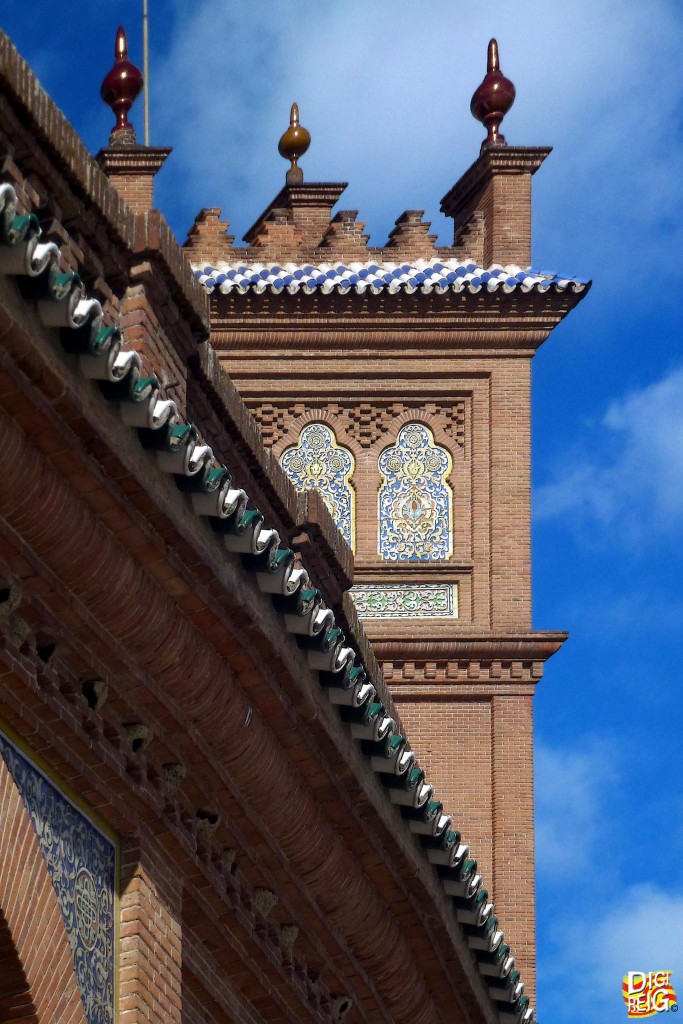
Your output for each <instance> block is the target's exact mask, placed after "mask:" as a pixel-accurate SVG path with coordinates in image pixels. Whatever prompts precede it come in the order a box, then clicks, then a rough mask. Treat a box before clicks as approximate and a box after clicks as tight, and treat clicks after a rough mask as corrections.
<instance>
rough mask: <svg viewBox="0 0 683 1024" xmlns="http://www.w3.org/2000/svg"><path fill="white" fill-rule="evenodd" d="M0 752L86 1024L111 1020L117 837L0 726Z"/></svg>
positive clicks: (112, 1012)
mask: <svg viewBox="0 0 683 1024" xmlns="http://www.w3.org/2000/svg"><path fill="white" fill-rule="evenodd" d="M0 755H2V758H3V760H4V761H5V764H6V765H7V767H8V769H9V771H10V774H11V775H12V778H13V779H14V783H15V785H16V787H17V789H18V790H19V793H20V795H21V798H22V800H23V802H24V805H25V806H26V809H27V811H28V813H29V815H30V818H31V822H32V824H33V827H34V829H35V832H36V835H37V837H38V842H39V844H40V849H41V852H42V854H43V857H44V858H45V864H46V866H47V869H48V871H49V873H50V877H51V879H52V884H53V886H54V890H55V893H56V896H57V901H58V903H59V906H60V908H61V910H62V914H63V916H64V924H65V926H66V932H67V935H68V938H69V943H70V945H71V952H72V955H73V959H74V971H75V974H76V979H77V981H78V985H79V988H80V991H81V998H82V1000H83V1006H84V1008H85V1013H86V1017H87V1019H88V1024H113V1021H114V986H115V954H116V934H115V933H116V925H115V907H116V873H117V848H116V843H115V842H114V841H113V840H112V839H111V838H110V837H109V836H107V835H106V834H105V833H104V832H102V831H101V830H100V829H99V828H97V826H96V825H95V824H94V823H93V822H92V821H91V820H90V818H89V817H88V816H87V815H86V814H85V813H84V812H83V811H82V810H81V809H80V808H78V807H77V806H76V805H75V804H74V803H73V802H72V801H71V800H69V799H68V798H67V797H66V796H65V795H64V794H63V793H62V792H61V791H60V789H59V788H58V787H57V785H56V784H55V783H54V782H53V781H52V780H51V779H49V778H48V777H47V776H46V775H45V774H44V773H43V772H42V771H41V770H40V768H38V767H37V766H36V765H35V764H34V763H33V762H32V761H31V760H30V758H28V757H27V755H26V754H25V753H23V751H21V750H20V749H19V748H18V747H17V746H16V744H14V743H13V742H12V741H11V740H10V739H9V738H8V737H7V736H6V735H5V734H4V733H2V732H0Z"/></svg>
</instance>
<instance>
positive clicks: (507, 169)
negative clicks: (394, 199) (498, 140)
mask: <svg viewBox="0 0 683 1024" xmlns="http://www.w3.org/2000/svg"><path fill="white" fill-rule="evenodd" d="M551 152H552V147H550V146H499V147H494V146H492V147H490V148H489V149H485V150H484V151H483V152H482V154H481V156H479V157H478V159H477V160H475V161H474V163H473V164H472V165H471V166H470V167H469V168H468V170H466V171H465V173H464V174H463V175H462V177H461V178H459V179H458V181H457V182H456V183H455V185H453V187H452V188H451V189H449V191H448V192H447V193H446V195H445V196H444V197H443V199H442V200H441V207H440V209H441V212H442V213H444V214H445V215H446V216H447V217H454V218H455V219H456V221H457V220H458V218H459V216H460V214H461V213H462V211H463V210H464V209H466V208H467V207H468V206H469V205H470V203H471V202H472V200H473V197H474V196H475V195H476V193H477V192H479V191H480V190H481V189H482V188H483V186H484V185H485V184H486V183H487V182H488V181H490V179H491V178H492V177H493V175H494V174H529V175H531V174H535V173H536V171H537V170H538V168H539V167H540V166H541V164H542V163H543V161H544V160H545V158H546V157H547V156H548V155H549V154H550V153H551Z"/></svg>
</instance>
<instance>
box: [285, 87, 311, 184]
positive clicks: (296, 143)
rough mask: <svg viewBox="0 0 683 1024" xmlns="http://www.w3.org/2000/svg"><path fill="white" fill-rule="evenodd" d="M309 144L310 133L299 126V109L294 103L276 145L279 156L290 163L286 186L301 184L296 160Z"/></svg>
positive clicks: (302, 177) (301, 177)
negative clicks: (286, 126)
mask: <svg viewBox="0 0 683 1024" xmlns="http://www.w3.org/2000/svg"><path fill="white" fill-rule="evenodd" d="M310 144H311V136H310V133H309V132H307V131H306V129H305V128H304V126H303V125H302V124H299V107H298V105H297V104H296V103H292V109H291V111H290V114H289V128H288V129H287V131H286V132H285V133H284V135H283V136H282V138H281V139H280V141H279V142H278V144H277V148H278V152H279V153H280V156H283V157H284V158H285V160H289V161H290V162H291V167H290V168H289V170H288V171H287V184H288V185H301V184H303V180H304V175H303V171H302V170H301V168H300V167H299V166H298V164H297V160H298V159H299V157H300V156H303V155H304V153H305V152H306V150H307V149H308V147H309V146H310Z"/></svg>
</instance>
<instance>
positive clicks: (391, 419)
mask: <svg viewBox="0 0 683 1024" xmlns="http://www.w3.org/2000/svg"><path fill="white" fill-rule="evenodd" d="M247 405H248V407H249V410H250V412H251V413H252V415H253V416H254V418H255V420H256V421H257V423H258V424H259V426H260V428H261V433H262V435H263V443H264V444H265V445H266V446H267V447H269V448H270V447H275V446H277V445H278V443H279V442H280V440H281V439H282V438H283V437H285V435H287V434H288V433H289V432H290V430H291V428H292V426H293V425H294V424H295V423H296V421H297V420H298V419H299V418H300V417H304V416H305V418H306V420H310V419H314V418H315V417H316V416H319V417H320V418H321V419H324V420H325V421H326V422H330V423H334V424H335V427H336V429H337V430H339V436H340V437H347V438H349V439H351V440H352V441H355V442H356V444H358V445H359V446H360V447H361V448H372V446H373V445H374V444H376V442H377V441H379V439H380V438H381V437H382V436H384V435H385V434H386V433H387V431H388V430H389V429H390V427H391V426H392V425H393V424H394V423H395V422H396V420H397V419H398V418H399V417H403V416H405V415H406V414H409V415H410V416H414V417H415V419H416V420H421V421H423V422H424V421H426V422H430V423H431V422H437V423H438V422H439V421H441V425H442V427H443V431H444V433H445V434H447V435H448V437H450V438H452V439H453V440H454V441H455V443H456V444H457V445H458V447H459V448H463V447H464V445H465V408H466V403H465V401H464V400H460V399H455V400H453V401H452V402H422V401H419V400H416V401H412V402H409V401H408V402H392V401H388V400H387V399H382V398H379V397H378V398H375V399H373V401H371V402H370V401H360V402H355V401H351V400H347V401H340V402H330V403H325V404H317V403H315V402H312V401H303V400H299V401H286V400H283V401H278V402H273V401H268V402H257V401H255V400H254V399H249V398H247Z"/></svg>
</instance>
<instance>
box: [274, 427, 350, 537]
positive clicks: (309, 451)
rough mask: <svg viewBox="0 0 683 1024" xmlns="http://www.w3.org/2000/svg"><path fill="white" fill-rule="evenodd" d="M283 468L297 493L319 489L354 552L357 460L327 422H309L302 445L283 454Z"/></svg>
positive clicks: (302, 438) (281, 461)
mask: <svg viewBox="0 0 683 1024" xmlns="http://www.w3.org/2000/svg"><path fill="white" fill-rule="evenodd" d="M280 465H281V466H282V468H283V469H284V471H285V473H286V474H287V476H288V477H289V479H290V480H291V481H292V483H293V484H294V486H295V488H296V489H297V491H311V490H313V488H314V487H316V488H317V489H318V490H319V491H320V493H321V494H322V496H323V498H324V500H325V504H326V505H327V507H328V509H329V510H330V513H331V515H332V518H333V519H334V521H335V523H336V524H337V528H338V529H339V530H340V532H341V534H342V536H343V537H344V539H345V540H346V542H347V543H348V544H349V545H350V546H351V548H352V549H353V547H354V541H355V523H354V492H353V487H352V486H351V483H350V478H351V474H352V473H353V469H354V458H353V455H352V454H351V452H350V451H349V450H348V449H347V448H342V447H341V446H340V445H338V444H337V440H336V438H335V436H334V433H333V431H332V430H331V429H330V428H329V427H328V426H327V425H326V424H325V423H308V424H307V425H306V426H305V427H304V428H303V430H302V431H301V433H300V434H299V443H298V444H297V445H296V446H295V447H294V448H288V449H287V451H285V452H283V454H282V457H281V459H280Z"/></svg>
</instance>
